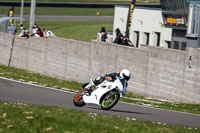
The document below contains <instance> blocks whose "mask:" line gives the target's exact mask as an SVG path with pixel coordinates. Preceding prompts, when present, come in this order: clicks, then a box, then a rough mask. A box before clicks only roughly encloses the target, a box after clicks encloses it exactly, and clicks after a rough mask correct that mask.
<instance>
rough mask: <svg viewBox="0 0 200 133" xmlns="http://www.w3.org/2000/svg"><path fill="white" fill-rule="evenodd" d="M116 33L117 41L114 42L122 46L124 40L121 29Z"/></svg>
mask: <svg viewBox="0 0 200 133" xmlns="http://www.w3.org/2000/svg"><path fill="white" fill-rule="evenodd" d="M115 32H116V38H115V40H114V43H117V44H121V41H122V40H121V39H122V34H121V31H120V29H119V28H117V29H116V30H115Z"/></svg>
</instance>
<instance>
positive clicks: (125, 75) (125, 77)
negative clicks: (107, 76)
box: [122, 73, 130, 81]
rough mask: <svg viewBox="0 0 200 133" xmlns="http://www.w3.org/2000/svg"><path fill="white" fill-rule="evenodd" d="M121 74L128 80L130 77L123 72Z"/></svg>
mask: <svg viewBox="0 0 200 133" xmlns="http://www.w3.org/2000/svg"><path fill="white" fill-rule="evenodd" d="M122 75H123V77H124V79H125V80H127V81H128V80H129V79H130V77H128V76H126V75H125V74H124V73H123V74H122Z"/></svg>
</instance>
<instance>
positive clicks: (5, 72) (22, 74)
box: [0, 65, 200, 114]
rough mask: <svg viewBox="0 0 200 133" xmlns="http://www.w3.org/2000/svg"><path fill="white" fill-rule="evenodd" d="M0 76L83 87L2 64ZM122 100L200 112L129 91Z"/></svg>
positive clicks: (198, 106) (193, 106)
mask: <svg viewBox="0 0 200 133" xmlns="http://www.w3.org/2000/svg"><path fill="white" fill-rule="evenodd" d="M0 76H1V77H6V78H10V79H14V80H18V81H23V82H30V83H33V84H38V85H41V86H46V87H54V88H58V89H63V90H68V91H79V90H81V89H82V88H81V86H82V83H78V82H75V81H66V80H62V79H58V78H53V77H49V76H45V75H41V74H35V73H31V72H29V71H26V70H21V69H16V68H14V67H6V66H2V65H0ZM120 100H121V101H124V102H129V103H134V104H139V105H144V106H151V107H156V108H163V109H169V110H176V111H182V112H188V113H195V114H200V104H184V103H175V102H173V101H167V100H161V99H152V98H148V97H143V96H138V95H135V94H132V93H127V94H126V97H124V98H121V99H120Z"/></svg>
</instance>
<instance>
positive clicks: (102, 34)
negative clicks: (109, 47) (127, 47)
mask: <svg viewBox="0 0 200 133" xmlns="http://www.w3.org/2000/svg"><path fill="white" fill-rule="evenodd" d="M106 39H107V32H106V29H105V27H101V30H100V35H99V38H98V39H97V41H102V42H106Z"/></svg>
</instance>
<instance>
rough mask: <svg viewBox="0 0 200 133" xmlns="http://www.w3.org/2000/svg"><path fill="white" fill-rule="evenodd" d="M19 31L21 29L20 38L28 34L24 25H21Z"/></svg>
mask: <svg viewBox="0 0 200 133" xmlns="http://www.w3.org/2000/svg"><path fill="white" fill-rule="evenodd" d="M19 29H20V31H21V32H20V33H19V37H25V36H26V34H25V32H26V28H25V27H24V25H23V24H19Z"/></svg>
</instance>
